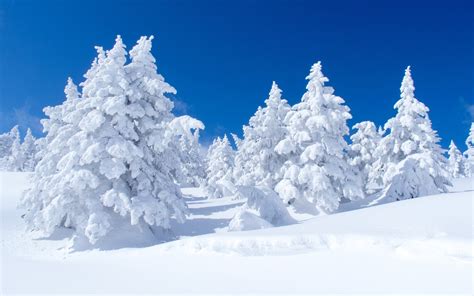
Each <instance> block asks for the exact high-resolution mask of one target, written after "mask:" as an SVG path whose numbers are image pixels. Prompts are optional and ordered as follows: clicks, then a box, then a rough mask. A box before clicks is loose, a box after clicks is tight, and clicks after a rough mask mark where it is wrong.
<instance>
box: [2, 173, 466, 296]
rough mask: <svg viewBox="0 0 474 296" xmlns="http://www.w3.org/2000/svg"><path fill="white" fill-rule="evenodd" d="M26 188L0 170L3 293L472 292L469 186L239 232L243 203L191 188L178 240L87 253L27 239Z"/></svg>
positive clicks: (22, 177)
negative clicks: (22, 201) (236, 223)
mask: <svg viewBox="0 0 474 296" xmlns="http://www.w3.org/2000/svg"><path fill="white" fill-rule="evenodd" d="M27 186H28V174H25V173H0V198H1V206H0V217H1V227H0V235H1V237H0V239H1V256H0V259H1V261H0V263H1V276H0V291H1V294H2V295H3V294H15V293H39V294H52V293H60V294H65V293H72V292H74V293H76V294H77V293H79V294H80V293H100V294H105V293H109V294H110V293H111V294H114V293H121V294H123V293H128V294H140V293H154V294H157V293H161V294H164V293H204V294H210V293H272V294H275V293H284V294H291V295H294V294H303V293H310V294H314V293H444V294H453V293H463V294H471V293H472V292H473V271H472V267H473V265H472V259H473V244H472V238H473V232H474V228H473V212H474V211H473V210H474V205H473V200H474V191H473V190H474V180H473V179H461V180H457V181H456V182H455V186H454V188H453V189H452V193H448V194H441V195H436V196H427V197H422V198H417V199H412V200H405V201H400V202H395V203H390V204H384V205H377V206H372V207H366V208H362V209H358V210H352V209H354V208H357V207H361V206H363V203H358V204H356V203H354V204H351V205H345V207H343V209H342V210H344V212H340V213H336V214H333V215H328V216H319V217H310V216H308V215H296V214H294V213H292V214H293V216H294V218H295V219H297V220H298V221H299V222H298V223H297V224H295V225H290V226H285V227H277V228H270V229H262V230H257V231H247V232H226V226H227V225H228V223H229V221H230V219H231V218H232V217H233V215H234V214H235V213H236V211H237V209H238V207H239V206H240V205H242V203H243V201H241V200H232V199H230V198H222V199H217V200H207V199H205V198H204V197H202V193H201V192H199V190H197V189H192V188H190V189H186V190H184V193H185V194H186V195H187V203H188V205H189V207H190V210H191V215H190V216H189V219H188V221H187V222H186V223H185V224H182V225H176V226H175V227H174V229H175V235H176V236H178V237H179V238H180V239H178V240H175V241H171V242H167V243H161V244H156V242H151V241H146V240H145V241H140V242H135V244H133V243H130V242H129V243H130V244H129V245H128V246H129V247H126V248H124V247H123V245H122V246H121V247H119V246H117V248H109V249H107V250H105V249H103V250H100V249H96V250H84V251H74V250H71V249H70V242H69V239H68V235H69V234H70V233H69V232H68V231H67V230H64V231H63V232H58V233H56V234H55V235H54V236H53V237H52V238H51V239H41V238H36V239H34V238H32V236H31V234H27V233H25V232H24V225H23V221H22V220H21V218H20V216H21V214H22V213H21V212H20V211H18V210H17V209H16V204H17V202H18V199H19V198H20V196H21V193H22V192H23V191H24V190H25V188H27ZM365 203H366V204H367V203H368V202H367V201H365ZM141 239H143V238H141Z"/></svg>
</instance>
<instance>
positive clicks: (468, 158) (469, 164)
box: [464, 122, 474, 177]
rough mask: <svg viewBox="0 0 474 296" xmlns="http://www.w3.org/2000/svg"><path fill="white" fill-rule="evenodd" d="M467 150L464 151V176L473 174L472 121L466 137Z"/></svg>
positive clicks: (473, 132) (473, 127) (473, 140)
mask: <svg viewBox="0 0 474 296" xmlns="http://www.w3.org/2000/svg"><path fill="white" fill-rule="evenodd" d="M466 146H467V150H466V151H465V152H464V157H465V162H464V172H465V174H466V176H469V177H472V176H474V122H473V123H472V124H471V129H470V130H469V135H468V137H467V139H466Z"/></svg>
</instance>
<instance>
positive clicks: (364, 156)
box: [349, 121, 382, 194]
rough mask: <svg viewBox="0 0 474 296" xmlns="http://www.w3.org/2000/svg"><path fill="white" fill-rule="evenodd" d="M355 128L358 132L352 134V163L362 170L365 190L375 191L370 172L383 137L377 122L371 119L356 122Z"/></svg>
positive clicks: (350, 157) (350, 151) (350, 153)
mask: <svg viewBox="0 0 474 296" xmlns="http://www.w3.org/2000/svg"><path fill="white" fill-rule="evenodd" d="M352 128H353V129H357V132H356V133H355V134H353V135H352V136H351V141H352V143H351V145H350V148H349V159H350V164H351V165H353V166H355V167H356V168H357V170H358V171H359V172H360V175H361V178H362V183H363V184H365V186H364V190H365V192H366V193H367V194H370V193H372V192H373V187H374V186H373V185H372V184H370V182H369V172H370V171H371V169H372V165H373V163H374V162H375V156H374V153H375V149H376V148H377V146H378V145H379V142H380V140H381V139H382V137H381V136H380V133H379V132H377V128H376V127H375V124H374V123H373V122H371V121H362V122H359V123H357V124H355V125H354V126H353V127H352Z"/></svg>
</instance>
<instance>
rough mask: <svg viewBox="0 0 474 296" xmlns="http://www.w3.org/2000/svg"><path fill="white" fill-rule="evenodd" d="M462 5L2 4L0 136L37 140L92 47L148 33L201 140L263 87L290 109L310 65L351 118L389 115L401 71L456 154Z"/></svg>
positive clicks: (466, 77)
mask: <svg viewBox="0 0 474 296" xmlns="http://www.w3.org/2000/svg"><path fill="white" fill-rule="evenodd" d="M473 2H474V1H472V0H466V1H458V0H452V1H413V0H412V1H405V0H402V1H400V0H397V1H327V0H326V1H316V0H314V1H246V0H244V1H217V0H216V1H204V0H199V1H191V0H188V1H117V0H115V1H33V0H31V1H13V0H0V45H1V47H0V48H1V52H0V102H1V105H0V132H3V131H6V130H9V129H10V128H11V127H12V126H13V125H14V124H20V126H21V127H22V129H23V130H24V128H25V127H26V126H31V127H32V128H33V129H34V131H35V132H36V134H40V132H41V126H40V125H39V118H41V117H42V116H43V114H42V108H43V107H44V106H47V105H55V104H59V103H61V102H62V101H63V100H64V95H63V89H64V85H65V83H66V79H67V77H68V76H71V77H72V78H73V79H74V80H75V82H77V83H79V82H81V81H82V80H83V78H82V75H83V74H84V73H85V72H86V70H87V69H88V68H89V66H90V63H91V61H92V59H93V58H94V56H95V50H94V46H95V45H102V46H104V47H105V48H110V47H111V46H112V45H113V41H114V39H115V35H117V34H120V35H122V37H123V39H124V42H125V43H126V44H127V46H128V48H129V49H130V48H131V47H132V46H133V45H134V43H135V42H136V40H137V39H138V38H139V37H140V36H141V35H151V34H153V35H155V37H156V39H155V40H154V44H153V46H154V47H153V53H154V54H155V57H156V58H157V64H158V70H159V72H160V73H161V74H163V75H164V77H165V79H166V80H167V81H168V82H169V83H170V84H172V85H173V86H174V87H175V88H176V89H177V90H178V94H177V96H176V98H175V100H176V106H177V108H176V109H177V112H178V113H179V114H182V113H188V114H190V115H192V116H194V117H196V118H198V119H200V120H202V121H203V122H204V124H205V125H206V131H205V132H204V134H203V140H204V142H209V141H210V139H212V137H215V136H217V135H222V134H223V133H225V132H226V133H229V132H236V133H238V134H241V130H242V125H243V124H246V123H247V122H248V119H249V117H250V116H251V115H252V114H253V113H254V112H255V110H256V109H257V107H258V106H259V105H262V104H263V101H264V100H265V99H266V97H267V95H268V92H269V90H270V86H271V82H272V80H275V81H277V83H278V84H279V86H280V88H281V89H282V90H283V95H284V97H285V98H286V99H287V100H288V101H289V102H290V103H291V104H294V103H296V102H298V101H299V100H300V99H301V96H302V94H303V93H304V91H305V86H306V81H305V79H304V78H305V77H306V75H307V74H308V71H309V69H310V67H311V65H312V64H313V63H314V62H316V61H318V60H321V61H322V63H323V72H324V73H325V75H326V76H328V77H329V79H330V82H329V85H331V86H333V87H334V88H335V89H336V94H337V95H339V96H341V97H343V98H344V99H345V100H346V102H347V104H348V106H349V107H350V108H351V109H352V115H353V117H354V118H353V120H351V121H350V122H349V125H351V126H352V125H353V124H354V123H356V122H358V121H362V120H372V121H374V122H375V123H376V124H383V123H384V122H385V121H386V120H387V119H388V118H390V117H392V116H393V115H394V110H393V105H394V103H395V102H396V101H397V99H398V98H399V87H400V83H401V79H402V77H403V70H404V69H405V67H406V66H407V65H411V66H412V74H413V78H414V80H415V87H416V96H417V98H418V99H419V100H421V101H422V102H424V103H425V104H426V105H427V106H428V107H429V108H430V109H431V112H430V116H431V119H432V122H433V126H434V128H435V129H436V130H438V132H439V135H440V136H441V137H442V139H443V142H442V144H443V146H445V147H446V146H447V145H448V143H449V140H450V139H454V140H455V142H457V144H458V146H460V148H462V149H464V147H465V146H464V143H463V142H464V140H465V138H466V136H467V133H468V129H469V126H470V122H471V121H473V118H474V91H473V71H474V61H473V60H474V58H473V39H474V33H473V32H474V30H473V23H474V13H473V11H474V7H473Z"/></svg>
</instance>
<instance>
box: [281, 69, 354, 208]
mask: <svg viewBox="0 0 474 296" xmlns="http://www.w3.org/2000/svg"><path fill="white" fill-rule="evenodd" d="M321 69H322V67H321V63H320V62H318V63H316V64H314V65H313V66H312V67H311V72H310V74H309V75H308V76H307V77H306V79H307V80H308V85H307V86H306V89H307V91H306V93H305V94H304V95H303V97H302V100H301V102H300V103H298V104H296V105H294V106H293V108H292V110H291V111H290V112H289V113H288V114H287V116H286V117H285V120H284V122H285V124H286V126H287V128H288V134H287V135H286V136H285V138H284V139H283V140H281V141H280V142H279V143H278V144H277V145H276V147H275V151H276V152H277V153H278V154H279V155H281V156H283V157H285V158H286V159H288V160H287V161H286V163H285V164H284V166H283V168H282V172H283V173H284V175H283V179H282V180H281V181H280V182H279V183H278V184H277V185H276V187H275V191H276V192H278V194H279V195H280V196H281V197H282V198H283V200H284V201H285V202H287V203H295V206H296V205H297V204H300V205H304V204H308V202H309V203H311V204H312V205H313V207H316V208H317V209H318V210H320V211H328V212H331V211H334V210H336V209H337V208H338V206H339V203H340V202H341V201H343V200H354V199H358V198H361V197H363V192H362V185H361V180H360V178H359V177H358V176H357V175H356V174H355V172H354V169H353V168H352V167H351V166H350V165H349V163H348V161H347V157H346V151H347V149H348V145H347V143H346V141H345V139H344V136H346V135H348V134H349V128H348V127H347V124H346V122H347V120H348V119H350V118H351V115H350V113H349V108H348V107H347V106H345V105H344V100H343V99H342V98H341V97H338V96H335V95H334V89H333V88H332V87H327V86H325V85H324V84H325V83H326V82H327V81H329V79H328V78H326V77H325V76H324V75H323V73H322V70H321Z"/></svg>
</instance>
